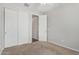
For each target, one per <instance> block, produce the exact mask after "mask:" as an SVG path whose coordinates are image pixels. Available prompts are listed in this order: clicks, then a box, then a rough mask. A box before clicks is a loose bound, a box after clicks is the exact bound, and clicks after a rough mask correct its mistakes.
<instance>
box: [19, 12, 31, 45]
mask: <svg viewBox="0 0 79 59" xmlns="http://www.w3.org/2000/svg"><path fill="white" fill-rule="evenodd" d="M18 24H19V25H18V26H19V29H18V30H19V32H18V34H19V38H18V39H19V42H18V43H19V44H25V43H28V40H29V38H28V37H29V31H28V28H29V15H28V12H23V11H19V22H18Z"/></svg>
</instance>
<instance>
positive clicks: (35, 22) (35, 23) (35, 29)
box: [32, 15, 39, 42]
mask: <svg viewBox="0 0 79 59" xmlns="http://www.w3.org/2000/svg"><path fill="white" fill-rule="evenodd" d="M36 41H39V16H37V15H32V42H36Z"/></svg>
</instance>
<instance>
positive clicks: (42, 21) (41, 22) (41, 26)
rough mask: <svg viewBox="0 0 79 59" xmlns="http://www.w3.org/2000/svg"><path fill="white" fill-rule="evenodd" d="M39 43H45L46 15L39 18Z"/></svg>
mask: <svg viewBox="0 0 79 59" xmlns="http://www.w3.org/2000/svg"><path fill="white" fill-rule="evenodd" d="M39 41H47V15H40V16H39Z"/></svg>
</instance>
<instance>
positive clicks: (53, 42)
mask: <svg viewBox="0 0 79 59" xmlns="http://www.w3.org/2000/svg"><path fill="white" fill-rule="evenodd" d="M48 42H50V43H53V44H56V45H58V46H61V47H64V48H67V49H70V50H73V51H77V52H79V50H77V49H74V48H71V47H68V46H65V45H62V44H59V43H56V42H54V41H48Z"/></svg>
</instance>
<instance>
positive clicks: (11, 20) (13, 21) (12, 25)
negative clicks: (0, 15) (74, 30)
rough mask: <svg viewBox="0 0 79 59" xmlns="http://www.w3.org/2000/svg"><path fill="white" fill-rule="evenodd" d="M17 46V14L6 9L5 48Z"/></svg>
mask: <svg viewBox="0 0 79 59" xmlns="http://www.w3.org/2000/svg"><path fill="white" fill-rule="evenodd" d="M15 45H17V12H16V11H14V10H12V9H7V8H5V47H11V46H15Z"/></svg>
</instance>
